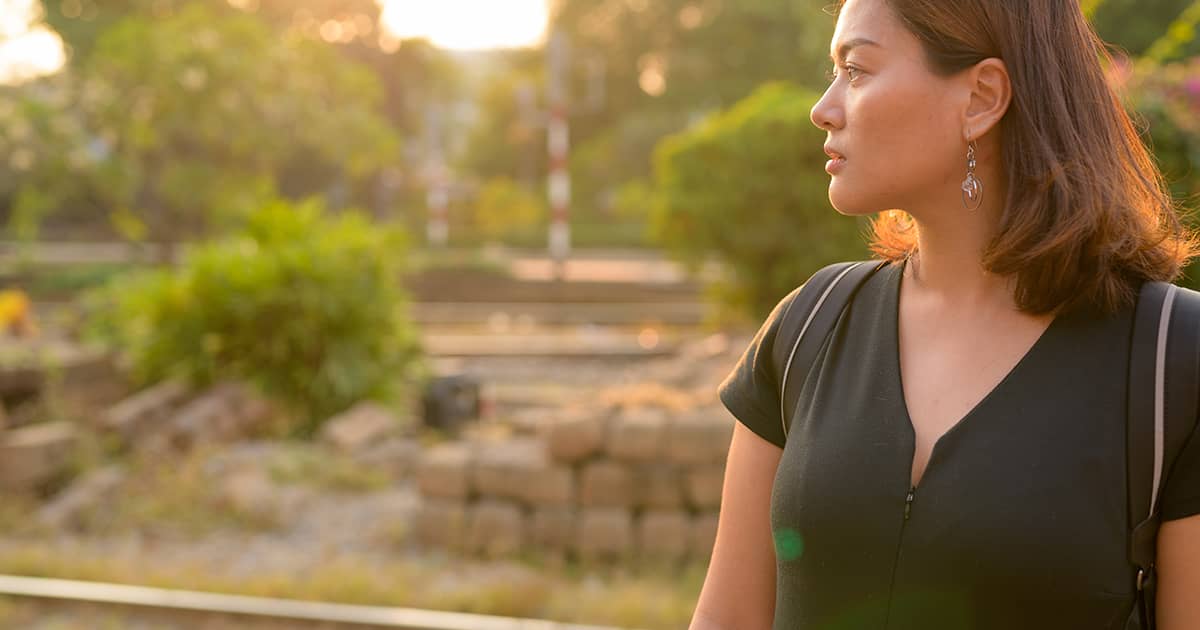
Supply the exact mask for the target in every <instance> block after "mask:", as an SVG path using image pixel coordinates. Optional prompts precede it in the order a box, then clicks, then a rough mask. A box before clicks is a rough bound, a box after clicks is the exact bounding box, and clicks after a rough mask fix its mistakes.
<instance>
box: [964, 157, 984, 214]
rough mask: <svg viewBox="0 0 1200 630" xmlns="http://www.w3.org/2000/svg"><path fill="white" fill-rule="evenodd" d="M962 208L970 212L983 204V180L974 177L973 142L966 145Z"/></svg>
mask: <svg viewBox="0 0 1200 630" xmlns="http://www.w3.org/2000/svg"><path fill="white" fill-rule="evenodd" d="M962 199H963V206H964V207H965V208H966V209H967V210H970V211H972V212H974V211H975V210H978V209H979V205H980V204H982V203H983V180H981V179H979V178H978V177H975V141H974V140H971V141H970V142H968V143H967V178H966V179H964V180H963V183H962Z"/></svg>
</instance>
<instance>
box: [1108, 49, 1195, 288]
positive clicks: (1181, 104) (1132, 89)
mask: <svg viewBox="0 0 1200 630" xmlns="http://www.w3.org/2000/svg"><path fill="white" fill-rule="evenodd" d="M1115 75H1116V76H1115V78H1116V80H1117V81H1118V83H1119V84H1122V85H1123V87H1124V92H1125V98H1126V103H1127V106H1128V107H1129V108H1130V109H1131V110H1133V112H1134V113H1135V114H1136V115H1137V117H1138V118H1139V119H1140V121H1141V123H1142V126H1143V130H1144V135H1145V138H1146V139H1147V140H1148V141H1149V144H1150V146H1151V148H1152V149H1153V150H1154V157H1155V159H1156V160H1157V161H1158V164H1159V167H1160V168H1162V170H1163V175H1164V176H1165V177H1166V179H1167V183H1168V184H1169V185H1170V186H1171V192H1172V194H1173V195H1174V196H1175V197H1176V198H1177V199H1179V200H1180V201H1181V203H1182V206H1183V211H1184V218H1185V220H1186V222H1187V223H1188V225H1190V226H1191V227H1193V228H1200V216H1198V214H1200V213H1198V212H1197V207H1198V205H1200V57H1196V58H1192V59H1189V60H1185V61H1181V62H1176V63H1169V64H1165V65H1158V64H1154V63H1149V62H1141V63H1139V64H1137V65H1135V66H1133V67H1132V68H1130V67H1128V66H1124V67H1118V68H1117V69H1116V70H1115ZM1185 274H1186V277H1185V278H1184V280H1183V284H1185V285H1187V286H1190V287H1192V288H1200V261H1198V262H1195V263H1193V264H1192V265H1191V266H1189V267H1188V268H1187V270H1186V271H1185Z"/></svg>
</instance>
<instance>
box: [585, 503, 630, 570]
mask: <svg viewBox="0 0 1200 630" xmlns="http://www.w3.org/2000/svg"><path fill="white" fill-rule="evenodd" d="M633 544H634V538H633V513H632V512H630V511H629V510H627V509H623V508H589V509H584V510H581V511H580V513H579V525H578V528H577V529H576V532H575V553H576V554H578V555H579V557H580V558H581V559H584V560H594V559H621V558H627V557H628V556H629V555H630V554H631V552H632V551H633Z"/></svg>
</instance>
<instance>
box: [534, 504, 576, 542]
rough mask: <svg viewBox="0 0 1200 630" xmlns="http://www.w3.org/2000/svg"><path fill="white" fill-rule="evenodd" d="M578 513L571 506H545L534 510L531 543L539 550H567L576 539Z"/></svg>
mask: <svg viewBox="0 0 1200 630" xmlns="http://www.w3.org/2000/svg"><path fill="white" fill-rule="evenodd" d="M577 522H578V514H577V513H576V512H575V510H574V509H573V508H570V507H543V508H538V509H535V510H534V511H533V514H532V516H531V517H530V523H529V545H530V547H532V548H534V549H536V550H538V551H566V550H568V549H570V548H571V545H572V544H573V543H574V541H575V527H576V524H577Z"/></svg>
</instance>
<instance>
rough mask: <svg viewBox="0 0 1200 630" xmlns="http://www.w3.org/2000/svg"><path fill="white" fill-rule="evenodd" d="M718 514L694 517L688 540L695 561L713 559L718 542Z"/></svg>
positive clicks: (701, 514)
mask: <svg viewBox="0 0 1200 630" xmlns="http://www.w3.org/2000/svg"><path fill="white" fill-rule="evenodd" d="M718 517H719V514H718V513H716V512H702V513H700V514H697V515H696V516H693V517H692V531H691V536H690V537H689V539H688V543H689V545H690V547H691V548H690V550H689V551H690V553H691V557H692V559H693V560H702V561H706V562H707V561H708V560H709V558H711V557H712V550H713V545H715V544H716V542H717V521H718Z"/></svg>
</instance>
